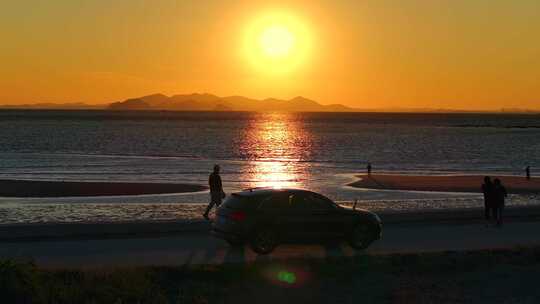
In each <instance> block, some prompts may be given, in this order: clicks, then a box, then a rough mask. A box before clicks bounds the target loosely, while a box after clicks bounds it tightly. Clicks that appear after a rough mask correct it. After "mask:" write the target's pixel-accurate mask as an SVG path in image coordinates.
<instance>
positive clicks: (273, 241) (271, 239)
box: [251, 229, 278, 254]
mask: <svg viewBox="0 0 540 304" xmlns="http://www.w3.org/2000/svg"><path fill="white" fill-rule="evenodd" d="M277 245H278V239H277V235H276V233H275V232H273V231H272V230H269V229H263V230H260V231H258V232H256V233H255V235H254V236H253V239H252V240H251V249H252V250H253V251H255V252H256V253H258V254H268V253H270V252H272V251H273V250H274V249H275V248H276V246H277Z"/></svg>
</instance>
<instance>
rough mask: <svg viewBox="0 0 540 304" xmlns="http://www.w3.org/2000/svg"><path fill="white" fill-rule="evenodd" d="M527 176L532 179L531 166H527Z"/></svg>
mask: <svg viewBox="0 0 540 304" xmlns="http://www.w3.org/2000/svg"><path fill="white" fill-rule="evenodd" d="M525 175H526V176H527V179H528V180H530V179H531V166H527V168H525Z"/></svg>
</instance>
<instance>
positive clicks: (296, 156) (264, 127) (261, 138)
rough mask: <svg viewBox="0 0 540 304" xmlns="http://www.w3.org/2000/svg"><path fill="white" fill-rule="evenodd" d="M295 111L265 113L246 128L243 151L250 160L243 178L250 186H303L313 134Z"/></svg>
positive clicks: (242, 143)
mask: <svg viewBox="0 0 540 304" xmlns="http://www.w3.org/2000/svg"><path fill="white" fill-rule="evenodd" d="M296 115H298V114H294V113H264V114H260V115H258V116H257V117H256V118H255V119H254V120H252V121H251V122H250V123H249V124H248V126H247V127H246V129H245V134H244V136H243V139H242V141H241V143H240V150H241V151H240V152H241V153H242V154H244V156H246V157H247V158H248V159H250V160H251V166H249V169H248V170H247V171H246V172H245V173H244V176H243V177H242V178H243V179H244V180H246V181H250V182H249V187H274V188H287V187H302V186H303V181H304V180H305V178H306V175H305V174H306V172H305V170H303V168H304V167H305V164H302V161H303V160H305V159H306V158H308V157H309V154H310V153H311V140H312V139H311V135H310V134H309V132H307V131H306V130H305V129H304V128H303V126H302V124H301V123H299V120H298V119H296Z"/></svg>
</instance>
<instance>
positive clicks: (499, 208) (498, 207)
mask: <svg viewBox="0 0 540 304" xmlns="http://www.w3.org/2000/svg"><path fill="white" fill-rule="evenodd" d="M507 196H508V193H507V192H506V188H505V187H504V186H503V184H502V183H501V180H500V179H498V178H496V179H495V180H494V181H493V204H494V209H493V215H494V217H495V219H496V221H497V227H501V226H502V225H503V211H504V203H505V199H506V197H507Z"/></svg>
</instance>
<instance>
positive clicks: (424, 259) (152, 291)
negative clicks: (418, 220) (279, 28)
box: [0, 247, 540, 303]
mask: <svg viewBox="0 0 540 304" xmlns="http://www.w3.org/2000/svg"><path fill="white" fill-rule="evenodd" d="M539 284H540V247H536V248H516V249H512V250H489V251H473V252H444V253H432V254H401V255H376V256H372V255H357V256H355V257H352V258H330V259H326V260H320V259H309V260H292V261H275V262H274V261H261V262H255V263H253V264H249V265H227V264H225V265H219V266H209V265H208V266H189V267H144V268H129V269H126V268H123V269H94V270H44V269H40V268H38V267H36V266H35V265H34V264H33V263H32V262H29V261H17V260H2V261H0V299H1V302H2V303H540V288H539V286H538V285H539Z"/></svg>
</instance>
